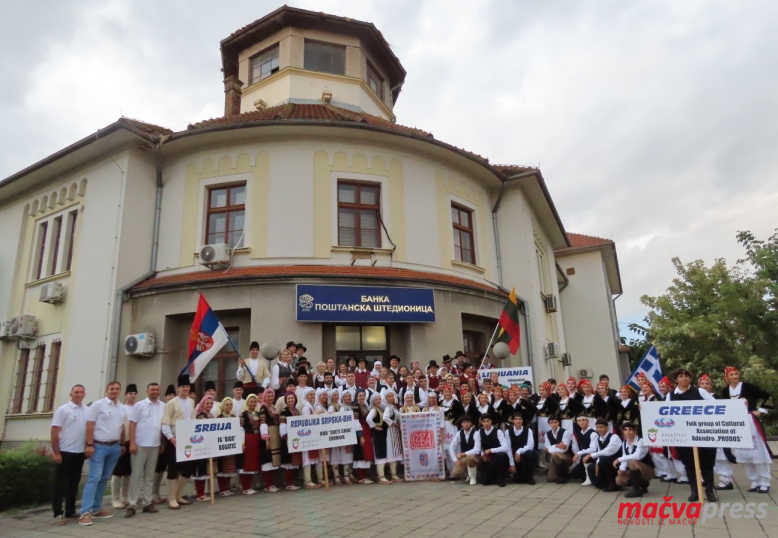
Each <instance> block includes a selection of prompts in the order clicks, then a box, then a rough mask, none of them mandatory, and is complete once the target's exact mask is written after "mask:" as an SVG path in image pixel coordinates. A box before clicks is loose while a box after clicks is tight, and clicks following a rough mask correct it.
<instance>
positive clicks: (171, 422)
mask: <svg viewBox="0 0 778 538" xmlns="http://www.w3.org/2000/svg"><path fill="white" fill-rule="evenodd" d="M176 385H177V386H178V396H176V397H175V398H173V399H171V400H170V401H169V402H168V403H166V404H165V411H164V412H163V413H162V435H164V436H165V439H166V442H165V452H166V453H167V489H168V498H167V502H168V507H169V508H170V509H171V510H178V509H180V508H181V505H182V504H183V505H187V504H192V502H191V501H187V500H186V499H184V490H185V489H186V484H187V482H188V481H189V478H190V477H191V476H192V473H193V472H194V466H193V465H192V462H190V461H182V462H177V461H176V444H177V443H178V440H177V439H176V422H177V421H179V420H192V419H193V418H195V414H194V411H195V405H194V402H193V401H192V399H191V398H189V387H190V383H189V376H188V375H180V376H178V380H177V382H176ZM184 441H185V439H184V440H182V442H184Z"/></svg>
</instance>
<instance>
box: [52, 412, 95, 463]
mask: <svg viewBox="0 0 778 538" xmlns="http://www.w3.org/2000/svg"><path fill="white" fill-rule="evenodd" d="M88 414H89V408H88V407H87V406H85V405H84V404H81V405H76V404H74V403H73V402H68V403H66V404H65V405H63V406H61V407H59V408H57V410H56V411H55V412H54V417H53V418H52V420H51V425H52V426H56V427H57V428H60V430H59V451H60V452H75V453H77V454H80V453H83V452H84V449H85V447H86V419H87V416H88Z"/></svg>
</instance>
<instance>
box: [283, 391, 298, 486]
mask: <svg viewBox="0 0 778 538" xmlns="http://www.w3.org/2000/svg"><path fill="white" fill-rule="evenodd" d="M284 403H285V404H286V407H285V408H284V410H283V411H281V417H280V420H281V428H280V432H281V438H282V439H284V438H286V437H288V435H289V429H288V426H287V423H286V420H287V419H288V418H289V417H298V416H300V411H298V410H297V394H295V393H294V391H292V392H287V393H286V394H285V395H284ZM302 464H303V455H302V454H301V453H300V452H289V444H288V443H287V441H286V440H283V441H282V443H281V468H282V469H283V470H284V479H285V480H286V488H285V489H286V490H287V491H297V490H298V489H300V488H299V486H295V485H294V477H293V476H292V474H293V473H292V471H293V470H294V469H299V468H300V465H302Z"/></svg>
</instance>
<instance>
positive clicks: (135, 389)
mask: <svg viewBox="0 0 778 538" xmlns="http://www.w3.org/2000/svg"><path fill="white" fill-rule="evenodd" d="M131 392H134V393H135V394H138V386H137V385H136V384H135V383H130V384H129V385H127V388H126V389H125V391H124V394H129V393H131Z"/></svg>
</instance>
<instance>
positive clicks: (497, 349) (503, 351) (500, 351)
mask: <svg viewBox="0 0 778 538" xmlns="http://www.w3.org/2000/svg"><path fill="white" fill-rule="evenodd" d="M492 353H494V356H495V357H497V358H498V359H500V360H502V359H504V358H505V357H507V356H508V355H510V354H511V348H509V347H508V344H506V343H505V342H497V343H496V344H494V347H492Z"/></svg>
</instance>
